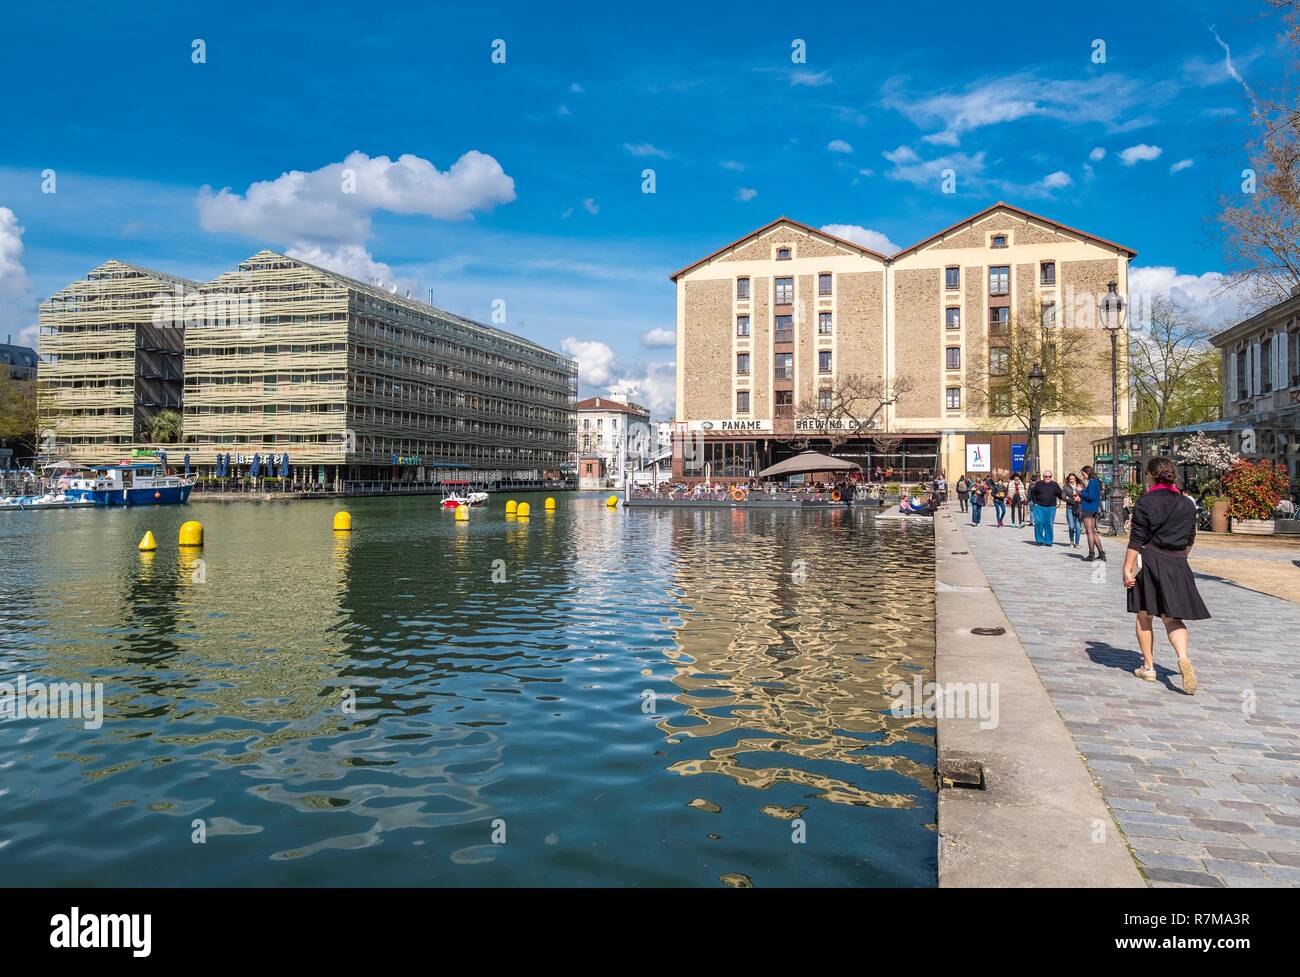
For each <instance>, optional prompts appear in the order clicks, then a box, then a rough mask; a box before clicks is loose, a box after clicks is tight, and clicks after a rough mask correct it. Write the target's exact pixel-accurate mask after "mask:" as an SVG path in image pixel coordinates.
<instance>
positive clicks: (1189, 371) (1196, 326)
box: [1128, 298, 1218, 431]
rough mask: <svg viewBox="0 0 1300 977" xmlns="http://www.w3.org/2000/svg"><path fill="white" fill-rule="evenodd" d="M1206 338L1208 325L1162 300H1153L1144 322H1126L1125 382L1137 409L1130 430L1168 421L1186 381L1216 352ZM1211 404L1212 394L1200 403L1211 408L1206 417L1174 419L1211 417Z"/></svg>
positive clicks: (1187, 420)
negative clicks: (1127, 335)
mask: <svg viewBox="0 0 1300 977" xmlns="http://www.w3.org/2000/svg"><path fill="white" fill-rule="evenodd" d="M1209 340H1210V329H1209V327H1208V326H1206V325H1205V323H1203V322H1201V321H1200V320H1199V319H1197V318H1195V317H1194V316H1192V315H1191V314H1189V313H1188V312H1186V311H1184V310H1182V309H1180V308H1179V307H1178V306H1176V305H1175V304H1174V303H1173V302H1171V301H1170V300H1169V299H1167V298H1155V299H1153V300H1152V301H1151V306H1150V310H1149V312H1148V314H1147V317H1146V321H1144V322H1135V323H1132V324H1131V326H1130V331H1129V350H1128V365H1129V385H1130V387H1131V389H1132V392H1133V397H1134V401H1135V403H1136V404H1137V408H1138V409H1137V414H1136V416H1135V418H1134V424H1133V425H1132V428H1133V429H1134V430H1150V431H1159V430H1162V429H1163V428H1165V427H1167V426H1168V425H1169V423H1170V418H1171V416H1172V415H1173V413H1174V412H1175V411H1176V410H1178V409H1179V406H1180V405H1182V404H1184V402H1185V400H1186V398H1185V397H1184V394H1185V393H1186V392H1187V387H1188V385H1189V384H1190V383H1191V381H1192V380H1193V379H1194V378H1195V377H1199V376H1200V375H1201V374H1203V373H1204V370H1205V367H1206V365H1207V362H1208V361H1207V357H1208V356H1214V357H1217V356H1218V353H1217V352H1216V351H1215V350H1213V348H1211V347H1210V343H1209ZM1217 406H1218V398H1217V397H1216V398H1215V401H1214V403H1213V404H1205V405H1203V407H1204V408H1205V409H1208V410H1210V411H1211V413H1210V414H1208V416H1205V417H1185V418H1180V423H1186V424H1192V423H1195V422H1196V421H1206V420H1212V419H1215V418H1217V417H1218V413H1217V410H1215V408H1217ZM1179 412H1180V413H1184V414H1185V413H1186V411H1185V410H1182V411H1179Z"/></svg>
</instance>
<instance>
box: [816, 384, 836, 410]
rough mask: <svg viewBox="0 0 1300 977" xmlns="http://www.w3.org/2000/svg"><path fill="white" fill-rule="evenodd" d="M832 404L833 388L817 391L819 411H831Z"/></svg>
mask: <svg viewBox="0 0 1300 977" xmlns="http://www.w3.org/2000/svg"><path fill="white" fill-rule="evenodd" d="M831 403H832V401H831V388H830V387H822V388H821V389H820V390H818V391H817V409H818V410H830V409H831Z"/></svg>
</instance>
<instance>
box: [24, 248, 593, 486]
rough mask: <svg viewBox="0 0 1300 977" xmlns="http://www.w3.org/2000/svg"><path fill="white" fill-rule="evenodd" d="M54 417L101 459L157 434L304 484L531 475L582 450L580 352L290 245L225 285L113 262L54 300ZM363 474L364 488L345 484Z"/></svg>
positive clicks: (49, 367) (231, 275) (44, 372)
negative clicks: (417, 296)
mask: <svg viewBox="0 0 1300 977" xmlns="http://www.w3.org/2000/svg"><path fill="white" fill-rule="evenodd" d="M40 331H41V336H40V354H41V357H42V360H43V363H42V367H41V379H40V404H41V414H42V429H43V430H44V431H47V432H49V433H48V435H47V438H48V439H49V441H50V445H49V448H48V450H49V451H50V452H57V453H58V454H60V455H61V456H62V455H66V456H67V457H69V458H70V459H71V460H72V461H74V462H78V463H84V464H92V463H111V462H116V461H119V460H122V459H125V458H129V457H131V456H132V454H133V453H136V454H138V453H140V452H142V451H145V450H148V449H150V448H152V447H155V446H153V445H151V444H150V443H149V433H150V430H151V422H152V420H153V418H155V417H156V415H157V414H158V413H159V412H160V411H162V410H165V409H172V410H176V411H178V412H180V413H182V415H183V419H184V433H183V436H182V441H181V443H180V444H178V445H176V446H175V447H174V448H172V450H171V451H170V454H171V457H172V459H173V460H177V459H178V458H179V456H180V454H181V453H182V452H183V453H186V454H188V455H190V458H191V461H192V463H193V464H194V466H195V467H196V468H197V469H198V470H199V471H200V472H204V471H210V470H211V469H212V466H213V464H214V462H215V460H216V456H217V455H218V454H219V453H220V454H230V455H231V461H232V469H233V471H235V472H236V473H238V472H241V471H247V468H248V466H249V465H250V463H251V462H252V459H253V457H254V456H255V455H260V456H261V457H262V459H263V463H264V467H263V471H264V472H265V470H266V469H265V465H266V464H268V463H269V462H270V461H271V460H272V458H277V459H278V458H280V457H281V456H282V455H283V454H285V453H287V454H288V455H289V464H290V478H291V479H292V480H293V481H295V482H299V483H320V484H325V485H331V486H333V485H336V484H338V483H341V482H353V483H359V482H362V483H363V482H435V481H445V480H450V479H453V478H461V479H465V480H469V481H474V482H479V483H487V484H493V483H499V482H502V481H511V482H530V481H541V480H543V479H545V478H548V477H556V476H558V475H559V474H560V472H561V471H563V470H565V469H566V468H567V467H568V459H569V456H570V453H571V452H572V450H573V448H574V436H575V434H574V404H575V402H576V400H577V364H576V363H575V361H574V360H572V359H570V358H568V357H565V356H562V355H561V354H559V353H555V352H552V351H551V350H548V349H545V348H544V347H542V346H539V345H537V344H536V343H532V342H529V341H528V340H526V339H521V338H519V337H518V336H514V335H511V334H510V333H507V332H504V331H502V330H500V329H494V328H492V327H490V326H486V325H483V324H481V323H478V322H474V321H471V320H469V319H465V318H462V317H461V316H457V315H453V314H452V313H449V312H445V311H443V310H441V309H437V308H434V307H432V306H429V305H425V304H424V303H422V302H418V301H414V300H412V299H410V298H409V297H402V296H399V295H396V294H393V293H391V292H388V291H385V290H384V289H381V288H377V287H375V286H372V285H368V284H365V283H362V282H359V281H355V280H353V279H351V278H347V277H345V276H343V275H339V274H336V273H334V272H331V271H326V270H325V269H322V268H317V267H315V266H313V265H310V264H307V263H306V262H303V261H299V260H298V259H296V258H290V257H287V256H285V255H282V254H277V253H276V252H273V251H261V252H259V253H257V254H255V255H254V256H253V257H251V258H249V259H248V260H247V261H244V262H242V263H241V264H240V265H239V266H238V268H236V269H235V270H233V271H230V272H226V273H225V274H223V275H220V276H219V277H217V278H215V279H213V280H212V281H210V282H207V283H201V282H196V281H189V280H186V279H181V278H177V277H176V276H173V275H166V274H163V273H161V272H157V271H152V270H150V269H147V268H139V267H136V266H134V265H129V264H124V263H122V262H119V261H107V262H105V263H104V264H102V265H100V266H99V267H98V268H96V269H94V270H93V271H92V272H90V273H89V274H88V275H87V276H86V278H85V279H84V280H82V281H77V282H73V283H72V284H71V285H68V286H67V287H66V288H64V289H62V290H61V291H60V292H58V293H57V294H55V295H53V296H52V297H51V298H50V299H49V300H47V301H46V302H45V303H43V304H42V306H41V314H40ZM345 487H346V486H345Z"/></svg>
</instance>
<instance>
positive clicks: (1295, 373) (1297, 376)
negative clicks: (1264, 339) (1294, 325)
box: [1286, 331, 1300, 387]
mask: <svg viewBox="0 0 1300 977" xmlns="http://www.w3.org/2000/svg"><path fill="white" fill-rule="evenodd" d="M1286 350H1287V357H1288V358H1289V359H1290V360H1291V365H1290V374H1291V380H1290V385H1291V386H1293V387H1294V386H1295V385H1296V384H1297V383H1300V332H1295V331H1293V332H1291V334H1290V335H1289V336H1288V337H1287V344H1286Z"/></svg>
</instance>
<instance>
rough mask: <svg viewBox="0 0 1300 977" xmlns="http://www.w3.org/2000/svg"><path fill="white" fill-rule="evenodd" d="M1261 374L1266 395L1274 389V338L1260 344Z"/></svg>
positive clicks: (1270, 337)
mask: <svg viewBox="0 0 1300 977" xmlns="http://www.w3.org/2000/svg"><path fill="white" fill-rule="evenodd" d="M1259 362H1260V373H1261V374H1262V375H1263V380H1264V383H1263V387H1264V393H1268V392H1269V391H1271V390H1272V389H1273V337H1272V336H1269V337H1268V339H1266V340H1264V341H1263V342H1262V343H1260V344H1259Z"/></svg>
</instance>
